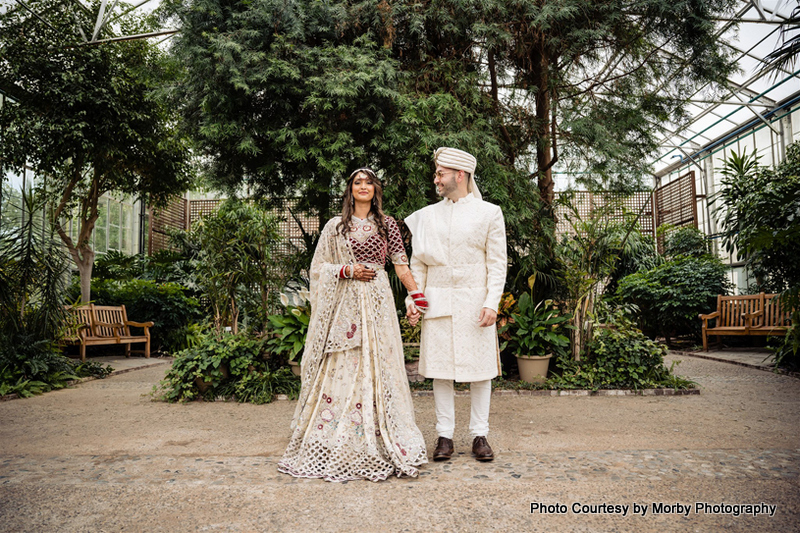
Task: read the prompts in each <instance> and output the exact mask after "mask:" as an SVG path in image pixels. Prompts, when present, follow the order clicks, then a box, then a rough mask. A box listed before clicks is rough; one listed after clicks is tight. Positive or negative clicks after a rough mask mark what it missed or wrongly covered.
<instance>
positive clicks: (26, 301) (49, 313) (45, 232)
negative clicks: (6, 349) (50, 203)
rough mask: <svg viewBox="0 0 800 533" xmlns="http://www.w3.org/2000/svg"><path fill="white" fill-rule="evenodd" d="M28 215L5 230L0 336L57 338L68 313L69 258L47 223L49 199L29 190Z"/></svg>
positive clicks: (0, 244)
mask: <svg viewBox="0 0 800 533" xmlns="http://www.w3.org/2000/svg"><path fill="white" fill-rule="evenodd" d="M21 201H22V202H23V203H24V210H23V212H24V213H26V216H25V217H24V218H22V219H21V220H20V221H19V223H18V225H16V226H14V227H12V228H6V229H4V231H3V233H2V234H0V334H2V335H4V336H6V340H7V341H9V342H13V339H14V338H15V336H16V335H22V336H30V337H33V338H35V339H37V340H43V341H47V342H54V341H56V340H57V339H58V331H59V330H60V328H61V322H62V320H63V316H64V311H63V305H64V295H63V292H64V285H65V284H64V279H65V276H66V274H67V272H68V259H67V258H66V256H65V253H64V250H63V248H62V247H61V246H60V245H59V244H58V242H57V238H56V237H55V235H54V232H53V228H52V227H50V226H49V225H47V224H45V223H43V222H42V218H43V217H42V211H41V210H42V208H43V197H42V196H40V195H34V193H31V192H23V193H22V195H21Z"/></svg>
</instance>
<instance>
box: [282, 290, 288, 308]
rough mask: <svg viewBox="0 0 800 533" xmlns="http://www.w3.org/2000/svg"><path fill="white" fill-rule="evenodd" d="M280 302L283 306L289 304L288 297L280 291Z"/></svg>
mask: <svg viewBox="0 0 800 533" xmlns="http://www.w3.org/2000/svg"><path fill="white" fill-rule="evenodd" d="M281 303H282V304H283V306H284V307H286V306H288V305H289V297H288V296H286V295H285V294H284V293H281Z"/></svg>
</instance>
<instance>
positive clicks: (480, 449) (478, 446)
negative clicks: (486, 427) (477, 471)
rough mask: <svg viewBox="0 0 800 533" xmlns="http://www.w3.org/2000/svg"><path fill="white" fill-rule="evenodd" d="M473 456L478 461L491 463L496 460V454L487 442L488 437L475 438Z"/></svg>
mask: <svg viewBox="0 0 800 533" xmlns="http://www.w3.org/2000/svg"><path fill="white" fill-rule="evenodd" d="M472 455H474V456H475V459H477V460H478V461H491V460H492V459H494V452H493V451H492V447H491V446H489V443H488V442H486V437H475V440H473V441H472Z"/></svg>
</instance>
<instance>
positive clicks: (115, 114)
mask: <svg viewBox="0 0 800 533" xmlns="http://www.w3.org/2000/svg"><path fill="white" fill-rule="evenodd" d="M99 4H100V3H99V2H97V1H92V2H90V6H87V7H86V8H83V6H82V8H81V9H75V8H74V6H73V5H71V4H70V3H68V2H64V1H62V0H38V1H37V2H35V5H34V9H35V11H36V13H37V14H36V15H34V14H32V13H31V12H30V11H28V10H27V9H22V6H14V7H9V8H8V9H4V10H3V13H2V14H0V57H2V58H3V61H0V89H2V90H3V92H4V93H6V94H7V95H9V96H10V97H11V98H13V100H14V102H13V103H9V104H8V105H5V106H4V107H3V108H2V109H0V131H2V132H3V142H2V143H0V161H2V162H3V163H2V165H3V167H4V168H6V169H8V168H12V169H21V168H23V166H25V165H28V166H29V167H31V168H32V169H33V170H34V171H35V173H36V174H37V175H39V176H47V180H46V182H43V183H42V184H41V187H42V190H43V191H44V192H46V193H47V194H48V195H49V196H50V200H51V205H50V207H51V209H50V212H49V213H48V215H49V216H50V219H51V221H52V222H53V223H55V224H57V225H58V227H57V229H58V230H59V235H60V236H61V239H62V241H63V242H64V244H66V246H67V247H68V248H69V250H70V252H71V253H72V257H73V259H74V260H75V263H76V265H77V266H78V269H79V270H80V272H81V277H82V280H83V288H84V294H83V298H84V300H86V301H88V299H89V279H90V277H91V266H92V262H93V259H94V251H93V249H92V246H91V234H92V229H93V227H94V224H95V221H96V220H97V217H98V215H99V211H98V199H99V198H100V196H102V195H103V194H104V193H106V192H109V191H117V192H120V193H125V194H131V195H134V196H136V197H139V198H141V199H142V200H144V201H146V202H147V203H148V204H150V205H153V204H158V203H163V202H165V201H166V200H167V199H168V197H169V196H170V195H172V194H175V193H177V192H182V191H183V190H185V189H186V187H187V186H188V184H189V183H190V180H191V171H190V166H189V164H188V161H189V152H188V146H187V143H186V141H185V139H184V138H183V137H181V136H180V135H179V134H178V132H177V131H176V129H175V124H176V120H175V118H176V115H175V112H174V108H173V107H171V106H169V105H166V104H165V103H164V102H163V101H162V100H160V99H159V98H157V97H156V90H157V88H158V87H159V85H161V84H162V83H163V81H164V79H165V78H169V76H170V72H171V71H172V67H171V65H170V64H169V62H168V61H167V60H166V58H165V56H164V53H163V52H162V51H161V49H160V48H159V47H158V46H157V45H156V44H155V43H152V42H151V41H149V40H147V39H137V40H130V41H125V42H115V43H105V44H103V45H101V46H78V44H79V43H78V39H79V38H78V33H76V29H77V28H78V27H80V28H81V31H83V32H84V33H89V34H91V28H92V26H93V25H94V23H95V20H94V18H93V12H94V13H96V12H97V11H98V9H99ZM104 5H105V4H104ZM123 9H125V8H124V7H123V6H122V5H121V4H120V5H117V4H116V3H115V4H114V7H113V10H112V11H111V12H109V16H115V24H114V26H115V27H118V28H122V29H123V31H125V32H130V33H143V32H146V31H148V30H150V29H152V28H153V27H154V26H153V24H154V22H153V21H152V20H150V21H148V20H144V19H136V18H134V17H133V16H132V15H130V14H123V13H122V10H123ZM128 11H130V10H128ZM126 13H127V12H126ZM106 31H107V30H106ZM98 37H99V38H103V37H111V35H109V34H107V33H106V34H101V35H99V36H98ZM70 217H71V218H73V221H74V223H76V224H78V225H79V231H78V236H77V239H73V238H72V236H71V235H69V234H68V232H67V231H66V229H65V227H64V226H63V224H64V223H65V222H66V220H67V219H69V218H70Z"/></svg>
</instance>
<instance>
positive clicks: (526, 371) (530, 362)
mask: <svg viewBox="0 0 800 533" xmlns="http://www.w3.org/2000/svg"><path fill="white" fill-rule="evenodd" d="M569 320H570V316H569V315H562V314H561V312H560V311H559V310H558V308H557V307H555V306H554V305H553V300H543V301H541V302H539V303H537V304H535V305H534V303H533V299H532V298H531V296H530V295H529V294H527V293H525V294H523V295H522V296H521V297H520V299H519V312H517V313H512V314H511V317H510V319H509V320H508V322H507V323H506V324H505V325H504V326H502V327H501V328H500V329H499V330H498V333H499V334H500V335H501V338H505V339H507V340H505V341H504V342H503V344H502V346H501V349H503V350H505V349H506V348H510V349H511V351H512V352H513V353H514V355H515V356H516V358H517V364H518V365H519V377H520V379H521V380H522V381H527V382H528V383H544V381H545V379H547V370H548V367H549V365H550V358H551V357H553V354H554V352H556V351H559V350H564V349H566V348H567V347H568V346H569V337H568V336H567V335H566V334H565V333H566V331H565V330H567V329H574V326H571V325H569V324H568V322H569ZM506 333H508V335H505V334H506Z"/></svg>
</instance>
